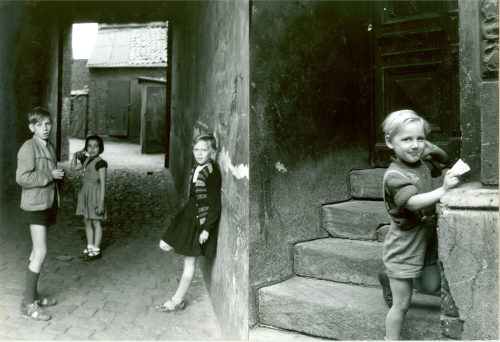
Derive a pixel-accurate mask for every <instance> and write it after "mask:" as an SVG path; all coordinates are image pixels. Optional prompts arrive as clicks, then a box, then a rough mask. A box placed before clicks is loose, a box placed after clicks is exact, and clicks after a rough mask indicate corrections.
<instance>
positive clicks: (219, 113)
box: [170, 1, 249, 339]
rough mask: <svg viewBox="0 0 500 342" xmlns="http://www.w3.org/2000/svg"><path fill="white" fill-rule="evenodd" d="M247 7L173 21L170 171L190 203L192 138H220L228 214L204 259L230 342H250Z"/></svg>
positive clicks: (197, 11) (239, 4)
mask: <svg viewBox="0 0 500 342" xmlns="http://www.w3.org/2000/svg"><path fill="white" fill-rule="evenodd" d="M248 6H249V5H248V2H247V1H215V2H197V3H194V4H193V5H191V6H189V7H188V9H189V17H188V18H187V20H186V22H183V23H178V22H171V25H172V28H171V32H172V34H173V36H172V51H171V52H172V55H173V56H172V83H171V84H172V98H171V117H172V120H171V125H172V126H171V140H170V141H171V145H170V146H171V148H170V169H171V173H172V176H173V178H174V182H175V185H176V187H177V191H178V192H179V193H180V194H181V196H182V197H183V198H184V199H185V198H186V196H187V191H188V182H189V172H190V168H191V166H192V152H191V151H192V145H191V141H192V138H193V136H195V135H198V134H199V133H212V134H214V135H215V137H216V138H217V140H218V145H219V154H218V158H217V163H218V165H219V168H220V170H221V174H222V189H221V194H222V215H221V219H220V223H219V232H218V249H217V255H216V257H215V259H213V260H208V259H205V258H201V262H200V264H201V267H202V269H203V272H204V274H205V279H206V281H207V286H208V288H209V291H210V295H211V298H212V302H213V305H214V309H215V311H216V314H217V316H218V319H219V322H220V325H221V329H222V332H223V334H224V336H225V337H226V338H229V339H247V338H248V101H249V94H248V88H249V87H248V23H249V20H248V19H249V17H248Z"/></svg>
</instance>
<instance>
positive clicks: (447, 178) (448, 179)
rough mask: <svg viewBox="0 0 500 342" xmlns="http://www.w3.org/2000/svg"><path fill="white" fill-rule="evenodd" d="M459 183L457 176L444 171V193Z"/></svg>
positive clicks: (449, 171)
mask: <svg viewBox="0 0 500 342" xmlns="http://www.w3.org/2000/svg"><path fill="white" fill-rule="evenodd" d="M458 183H460V180H459V179H458V175H457V174H456V173H455V172H453V171H451V170H448V171H446V174H445V175H444V180H443V189H444V190H445V191H448V190H450V189H453V188H454V187H456V186H457V185H458Z"/></svg>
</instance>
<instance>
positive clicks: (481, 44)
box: [458, 0, 498, 185]
mask: <svg viewBox="0 0 500 342" xmlns="http://www.w3.org/2000/svg"><path fill="white" fill-rule="evenodd" d="M458 4H459V18H460V21H459V35H460V45H459V58H460V71H459V72H460V125H461V131H462V149H461V153H460V156H461V158H462V159H463V160H464V161H465V162H467V163H468V164H469V165H470V166H471V173H470V175H469V178H470V180H473V181H481V182H482V183H483V184H489V185H498V1H496V0H483V1H467V0H459V3H458Z"/></svg>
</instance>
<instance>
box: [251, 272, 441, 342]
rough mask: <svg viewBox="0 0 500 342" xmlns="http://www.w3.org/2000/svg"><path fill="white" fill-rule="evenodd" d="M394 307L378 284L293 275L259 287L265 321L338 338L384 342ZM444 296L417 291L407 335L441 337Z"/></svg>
mask: <svg viewBox="0 0 500 342" xmlns="http://www.w3.org/2000/svg"><path fill="white" fill-rule="evenodd" d="M387 311H388V308H387V307H386V305H385V303H384V300H383V299H382V291H381V289H378V288H370V287H364V286H356V285H349V284H342V283H335V282H331V281H326V280H319V279H311V278H303V277H293V278H291V279H289V280H287V281H284V282H282V283H279V284H275V285H272V286H268V287H264V288H262V289H260V290H259V318H260V323H261V324H265V325H268V326H274V327H277V328H281V329H287V330H294V331H298V332H303V333H306V334H309V335H313V336H321V337H325V338H330V339H337V340H383V339H384V335H385V316H386V315H387ZM439 318H440V307H439V297H433V296H426V295H422V294H417V293H414V294H413V299H412V306H411V308H410V310H409V311H408V314H407V316H406V320H405V324H404V326H403V331H402V338H403V339H411V340H428V339H430V340H438V339H440V337H441V334H440V323H439Z"/></svg>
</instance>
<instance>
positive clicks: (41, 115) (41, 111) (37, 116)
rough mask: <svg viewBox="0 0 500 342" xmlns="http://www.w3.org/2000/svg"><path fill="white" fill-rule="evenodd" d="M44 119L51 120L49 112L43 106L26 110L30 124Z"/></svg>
mask: <svg viewBox="0 0 500 342" xmlns="http://www.w3.org/2000/svg"><path fill="white" fill-rule="evenodd" d="M44 119H49V120H51V121H52V117H51V115H50V112H49V111H48V110H47V109H46V108H44V107H35V108H33V109H32V110H30V111H29V112H28V121H29V123H30V124H32V125H34V124H36V123H37V122H40V121H42V120H44Z"/></svg>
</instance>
